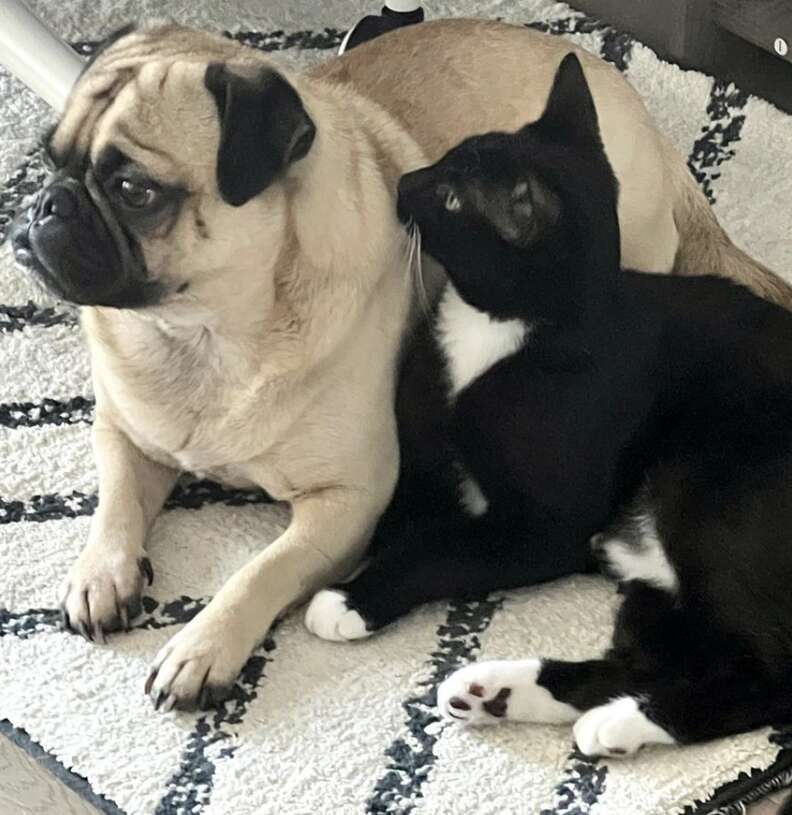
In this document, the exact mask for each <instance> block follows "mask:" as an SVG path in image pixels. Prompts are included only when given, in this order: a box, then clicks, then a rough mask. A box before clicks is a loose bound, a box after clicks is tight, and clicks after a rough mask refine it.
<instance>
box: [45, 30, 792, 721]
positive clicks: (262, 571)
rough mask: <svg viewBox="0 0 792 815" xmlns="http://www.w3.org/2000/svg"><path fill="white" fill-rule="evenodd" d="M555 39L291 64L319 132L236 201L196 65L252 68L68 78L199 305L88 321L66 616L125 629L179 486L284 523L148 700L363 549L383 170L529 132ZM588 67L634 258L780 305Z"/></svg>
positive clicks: (386, 205) (379, 379)
mask: <svg viewBox="0 0 792 815" xmlns="http://www.w3.org/2000/svg"><path fill="white" fill-rule="evenodd" d="M571 48H572V46H571V45H570V44H568V43H565V42H563V41H561V40H557V39H553V38H550V37H546V36H543V35H540V34H537V33H535V32H531V31H529V30H526V29H522V28H514V27H510V26H506V25H501V24H497V23H483V22H474V21H444V22H437V23H432V24H426V25H423V26H418V27H415V28H409V29H406V30H404V31H401V32H398V33H396V34H393V35H389V36H388V37H386V38H382V39H381V40H378V41H375V42H373V43H370V44H368V45H365V46H363V47H360V48H359V49H355V50H353V51H352V52H350V53H348V54H347V55H345V56H344V57H342V58H338V59H333V60H330V61H329V62H328V63H326V64H325V65H322V66H320V67H318V68H315V69H313V70H311V71H309V72H307V73H305V74H303V75H296V76H295V75H292V74H290V73H289V72H287V71H282V70H281V73H282V74H283V75H284V76H285V77H286V78H287V79H288V80H289V81H290V82H291V83H292V85H293V86H294V88H295V89H296V90H297V91H298V93H299V94H300V96H301V98H302V101H303V104H304V106H305V108H306V110H307V111H308V113H309V115H310V116H311V118H312V119H313V121H314V123H315V124H316V127H317V135H316V139H315V142H314V144H313V146H312V147H311V149H310V151H309V153H308V155H307V156H306V157H305V158H303V159H302V160H300V161H298V162H296V163H294V164H293V165H291V166H290V167H289V168H288V169H287V171H286V172H285V173H284V174H283V175H282V176H281V177H280V178H278V179H277V180H276V181H275V182H274V183H273V184H272V185H271V186H269V187H268V188H267V189H266V190H265V191H264V192H263V193H262V194H261V195H259V196H257V197H256V198H254V199H253V200H251V201H250V202H249V203H247V204H246V205H244V206H242V207H239V208H234V207H231V206H229V205H227V204H225V203H223V201H222V200H221V197H220V196H219V194H218V190H217V182H216V178H215V173H216V169H215V167H216V155H217V149H218V137H219V126H218V121H217V112H216V108H215V106H214V103H213V100H212V99H211V97H210V95H209V93H208V92H207V91H206V90H205V88H204V85H203V76H204V71H205V68H206V65H207V64H208V63H209V62H212V61H218V60H220V61H225V62H227V63H229V65H231V66H232V67H233V70H234V71H235V72H237V73H242V74H244V73H245V72H246V71H250V70H251V69H252V68H253V67H255V66H257V65H261V64H262V63H263V64H270V60H269V59H268V58H267V57H266V56H264V55H262V54H260V53H257V52H255V51H252V50H247V49H244V48H242V47H241V46H238V45H237V44H235V43H232V42H230V41H228V40H225V39H222V38H220V37H214V36H211V35H207V34H200V33H197V32H192V31H188V30H186V29H182V28H179V27H174V26H166V27H159V28H153V29H149V30H147V31H142V32H137V33H133V34H130V35H127V36H126V37H124V38H122V39H121V40H119V41H118V42H117V43H115V44H114V45H113V46H111V47H110V48H109V49H108V50H107V51H106V52H105V53H104V54H103V55H102V56H100V57H99V59H98V60H97V61H96V62H95V64H94V65H92V66H91V67H90V68H89V70H88V71H87V72H86V74H85V75H84V77H83V78H82V80H81V81H80V83H79V84H78V86H77V88H76V90H75V92H74V93H73V95H72V98H71V100H70V102H69V105H68V108H67V111H66V114H65V116H64V118H63V120H62V122H61V124H60V126H59V128H58V129H57V131H56V133H55V135H54V137H53V141H52V146H53V149H54V150H55V151H56V152H59V153H60V154H62V155H68V154H72V153H86V152H87V153H88V154H89V155H90V156H91V157H93V158H96V157H97V156H98V155H99V154H100V152H101V151H102V149H103V147H105V146H106V145H109V144H112V145H115V146H117V147H119V148H120V149H122V150H123V151H124V152H126V153H127V154H128V155H130V156H131V157H132V158H133V159H135V160H136V161H137V162H138V163H139V164H140V165H142V166H143V167H145V168H146V169H147V171H148V172H149V173H150V175H151V176H152V177H154V178H157V179H160V180H162V181H166V182H171V183H178V184H180V185H182V186H184V187H186V188H188V189H189V190H190V196H189V199H188V201H187V203H186V204H185V205H184V207H183V208H182V209H181V211H180V213H179V215H178V218H176V220H175V222H173V223H171V224H169V225H168V228H167V229H166V230H164V231H162V232H161V233H160V234H154V235H149V236H147V237H146V238H145V240H144V241H143V248H144V252H145V256H146V262H147V267H148V269H149V271H150V273H151V274H152V275H153V276H155V277H159V278H161V279H162V280H164V281H166V282H167V283H168V286H169V290H171V291H175V289H176V288H177V287H178V286H179V285H180V284H182V283H189V289H188V290H187V291H186V292H185V293H184V294H173V295H172V296H171V297H170V298H169V299H168V300H166V301H165V302H164V303H162V304H160V305H157V306H153V307H149V308H146V309H142V310H139V311H132V310H127V311H121V310H114V309H106V308H85V309H83V325H84V329H85V333H86V336H87V338H88V342H89V345H90V350H91V355H92V362H93V372H94V385H95V391H96V400H97V409H96V414H97V415H96V423H95V427H94V441H95V451H96V459H97V464H98V468H99V479H100V503H99V509H98V512H97V514H96V516H95V518H94V521H93V525H92V529H91V534H90V538H89V541H88V544H87V546H86V548H85V550H84V551H83V553H82V554H81V555H80V557H79V559H78V560H77V562H76V563H75V565H74V566H73V568H72V569H71V571H70V573H69V576H68V578H67V580H66V583H65V586H64V596H63V603H64V608H65V610H66V611H67V612H68V614H69V616H70V618H71V621H72V623H73V624H75V625H76V626H85V627H86V630H88V627H90V626H93V627H94V628H95V630H97V631H99V627H103V628H107V627H111V626H112V625H114V624H117V622H118V620H117V616H118V615H117V612H116V601H117V599H118V598H119V597H121V598H124V597H129V596H131V595H134V594H135V593H138V592H139V591H140V589H141V578H140V572H139V569H138V562H139V559H140V558H141V557H142V555H143V552H144V544H145V539H146V535H147V532H148V529H149V527H150V525H151V523H152V521H153V519H154V517H155V516H156V514H157V513H158V512H159V510H160V508H161V506H162V503H163V501H164V499H165V497H166V496H167V493H168V492H169V490H170V489H171V487H172V485H173V483H174V481H175V479H176V476H177V474H178V472H179V471H180V470H191V471H197V472H201V473H208V474H211V475H213V476H215V477H217V478H220V479H222V480H224V481H227V482H230V483H235V484H255V485H258V486H261V487H263V488H264V489H265V490H267V491H268V492H269V493H270V494H271V495H273V496H274V497H275V498H277V499H280V500H284V501H289V502H290V503H291V505H292V511H293V515H292V520H291V523H290V525H289V527H288V528H287V530H286V531H285V532H284V534H283V535H282V536H281V537H280V538H279V539H278V540H277V541H275V542H274V543H273V544H272V545H271V546H269V547H268V548H266V549H265V550H264V551H263V552H262V553H261V554H260V555H258V556H257V557H256V558H255V559H253V560H252V561H251V562H250V563H249V564H247V565H246V566H245V567H244V568H243V569H241V570H240V571H239V572H238V573H237V574H235V575H234V576H233V577H232V578H231V579H230V580H229V581H228V582H227V583H226V585H225V586H223V587H222V588H221V589H220V591H219V592H218V593H217V595H216V596H215V598H214V600H213V601H212V603H211V604H210V605H209V606H208V607H207V608H206V609H205V610H204V611H203V612H202V613H201V614H199V615H198V616H197V617H196V618H195V619H194V620H193V621H192V622H190V623H189V624H188V625H187V626H186V627H185V628H184V629H182V630H181V631H180V632H179V633H178V634H177V635H176V636H175V637H174V638H173V639H172V640H171V641H170V642H169V643H168V644H167V645H166V647H165V648H164V649H163V650H162V651H161V653H160V654H159V656H158V657H157V660H156V662H155V669H156V670H157V672H158V674H157V678H156V680H155V681H154V683H153V687H152V692H153V693H154V694H155V695H161V696H162V697H163V698H166V707H169V706H171V705H173V704H189V703H191V702H193V701H195V699H196V697H197V695H198V693H199V690H200V688H201V687H202V685H203V683H206V684H207V685H208V686H222V685H226V684H228V683H230V682H232V681H233V680H234V679H235V677H236V676H237V674H238V672H239V670H240V669H241V667H242V665H243V664H244V662H245V660H246V659H247V657H248V656H249V654H250V652H251V650H252V649H253V648H254V646H255V645H256V643H257V642H258V641H259V640H260V639H261V638H262V637H263V635H264V634H265V632H266V631H267V629H268V628H269V626H270V624H271V623H272V621H273V619H274V618H275V616H276V615H277V614H278V613H280V612H281V611H282V610H283V609H284V608H285V607H287V606H289V605H290V604H292V603H294V602H296V601H298V600H299V599H301V598H303V597H306V596H307V595H309V594H310V593H311V592H313V591H315V590H317V589H318V588H320V587H322V586H323V585H325V584H327V583H328V582H330V581H332V580H336V579H338V578H339V577H341V576H342V575H343V574H344V572H345V571H347V570H349V569H350V568H351V567H352V566H354V564H355V562H356V561H357V560H358V559H359V558H360V555H361V552H362V550H363V547H364V546H365V543H366V540H367V536H368V535H369V533H370V531H371V529H372V526H373V524H374V523H375V522H376V519H377V517H378V516H379V514H380V512H381V511H382V510H383V508H384V507H385V505H386V504H387V501H388V500H389V497H390V494H391V492H392V489H393V485H394V482H395V478H396V473H397V463H398V451H397V444H396V433H395V426H394V418H393V410H392V402H393V382H394V370H395V366H396V363H397V355H398V349H399V345H400V339H401V337H402V334H403V332H404V328H405V325H406V324H407V322H408V316H409V313H410V301H411V297H410V275H409V270H408V265H409V264H408V255H409V251H410V246H409V242H408V239H407V237H406V235H405V233H404V230H403V229H402V227H401V226H400V225H399V223H398V221H397V219H396V216H395V207H394V191H395V186H396V182H397V180H398V177H399V175H400V174H401V173H403V172H405V171H407V170H411V169H414V168H416V167H418V166H421V165H423V164H425V163H428V162H429V161H433V160H435V159H437V158H439V156H440V155H441V154H442V153H443V152H444V151H445V150H446V149H448V148H449V147H451V146H452V145H453V144H455V143H457V142H458V141H459V140H461V139H462V138H463V137H465V136H468V135H471V134H473V133H476V132H482V131H487V130H492V129H515V128H517V127H519V126H521V125H522V124H524V123H525V122H526V121H528V120H530V119H533V118H536V117H537V116H538V115H539V114H540V113H541V110H542V108H543V105H544V102H545V99H546V96H547V92H548V89H549V87H550V83H551V80H552V77H553V74H554V72H555V69H556V67H557V65H558V63H559V62H560V60H561V58H562V56H563V55H564V53H566V52H567V51H569V50H570V49H571ZM581 59H582V61H583V65H584V68H585V72H586V75H587V78H588V80H589V82H590V84H591V88H592V91H593V95H594V98H595V101H596V104H597V108H598V111H599V115H600V120H601V129H602V133H603V139H604V142H605V146H606V150H607V152H608V156H609V158H610V160H611V162H612V164H613V166H614V169H615V171H616V174H617V176H618V178H619V181H620V184H621V203H620V220H621V225H622V241H623V251H624V261H625V263H626V264H628V265H631V266H634V267H636V268H640V269H645V270H651V271H658V272H665V271H669V270H670V269H671V268H672V265H673V262H674V258H675V256H676V257H677V258H678V261H679V262H678V264H677V265H678V269H679V271H681V272H683V273H691V272H700V273H705V272H710V273H719V272H722V271H723V272H726V273H728V274H731V275H732V276H734V277H735V278H737V279H742V280H744V281H746V282H748V283H749V285H752V286H753V287H754V288H755V289H757V290H758V291H760V293H764V294H767V295H769V296H773V297H774V298H775V299H778V300H782V301H784V302H786V303H789V302H792V298H790V293H789V290H788V289H787V288H786V287H785V286H784V285H783V284H781V283H780V282H778V281H777V279H776V278H774V276H773V275H772V274H771V273H769V272H767V271H766V270H762V269H761V267H759V266H758V265H757V264H754V263H753V262H752V261H750V260H749V259H747V258H745V257H744V256H742V255H740V254H739V253H738V252H737V250H736V249H735V248H734V247H733V246H732V245H731V244H730V243H729V242H728V241H727V240H726V239H725V238H724V236H723V234H722V232H721V231H720V229H719V227H718V226H717V223H716V222H715V220H714V218H713V217H712V215H711V213H710V212H709V208H708V207H707V205H706V201H704V199H703V197H702V196H701V194H700V193H699V192H698V190H697V189H696V187H695V184H694V182H693V180H692V179H691V178H690V177H689V176H687V175H686V170H685V166H684V162H683V160H682V158H681V157H680V156H678V155H677V154H676V153H675V152H674V151H673V150H672V149H671V148H670V147H669V145H668V143H667V142H666V141H665V140H664V139H663V138H662V137H661V136H660V135H659V134H658V133H657V132H656V131H655V129H654V127H653V125H652V123H651V121H650V120H649V117H648V115H647V113H646V111H645V109H644V107H643V105H642V104H641V102H640V100H639V99H638V97H637V95H636V94H635V92H634V91H633V90H632V89H631V88H630V87H629V86H628V85H627V83H626V82H625V81H624V80H623V79H622V77H621V76H620V75H619V73H618V72H617V71H615V70H614V69H613V68H611V67H610V66H607V65H606V64H605V63H603V62H601V61H600V60H597V59H596V58H594V57H591V56H589V55H587V54H585V53H581ZM279 70H280V69H279ZM685 179H687V180H685ZM683 225H684V226H683ZM680 233H681V235H682V246H681V248H679V251H677V250H678V243H679V241H678V234H680ZM699 262H701V266H700V268H697V264H698V263H699Z"/></svg>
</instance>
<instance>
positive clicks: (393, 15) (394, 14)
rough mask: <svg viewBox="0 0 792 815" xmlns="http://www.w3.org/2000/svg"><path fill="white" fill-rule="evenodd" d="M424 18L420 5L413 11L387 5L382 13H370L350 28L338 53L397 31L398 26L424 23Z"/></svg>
mask: <svg viewBox="0 0 792 815" xmlns="http://www.w3.org/2000/svg"><path fill="white" fill-rule="evenodd" d="M423 19H424V11H423V9H422V8H421V7H420V6H419V7H418V8H416V9H415V10H413V11H394V10H393V9H392V8H389V7H388V6H387V5H386V6H383V7H382V13H381V14H369V15H368V16H367V17H364V18H363V19H362V20H361V21H360V22H358V23H356V24H355V25H353V26H352V28H350V29H349V32H348V33H347V35H346V37H344V41H343V42H342V43H341V47H340V48H339V49H338V53H339V54H343V53H344V52H345V51H349V50H350V49H351V48H354V47H355V46H356V45H361V44H362V43H364V42H367V41H368V40H373V39H374V38H375V37H379V36H380V35H381V34H387V33H388V32H389V31H395V30H396V29H397V28H402V27H403V26H406V25H414V24H415V23H422V22H423Z"/></svg>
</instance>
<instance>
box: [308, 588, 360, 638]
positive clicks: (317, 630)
mask: <svg viewBox="0 0 792 815" xmlns="http://www.w3.org/2000/svg"><path fill="white" fill-rule="evenodd" d="M346 598H347V595H346V592H343V591H338V589H323V590H322V591H320V592H317V593H316V594H315V595H314V597H313V599H312V600H311V602H310V603H309V604H308V609H307V610H306V612H305V626H306V628H307V629H308V630H309V631H310V632H311V633H312V634H315V635H316V636H317V637H319V638H321V639H323V640H332V641H334V642H347V641H349V640H359V639H363V638H364V637H370V636H371V634H372V633H373V632H372V631H369V630H368V629H367V628H366V621H365V620H364V619H363V618H362V617H361V616H360V614H359V613H358V612H357V611H355V610H354V609H352V608H349V606H347V602H346Z"/></svg>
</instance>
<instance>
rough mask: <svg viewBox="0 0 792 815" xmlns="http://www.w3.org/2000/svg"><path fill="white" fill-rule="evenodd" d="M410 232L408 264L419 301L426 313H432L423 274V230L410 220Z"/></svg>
mask: <svg viewBox="0 0 792 815" xmlns="http://www.w3.org/2000/svg"><path fill="white" fill-rule="evenodd" d="M407 229H408V234H409V236H410V248H409V256H408V261H407V262H408V264H409V266H410V273H411V275H412V279H413V285H414V286H415V292H416V295H417V297H418V303H419V305H420V307H421V311H422V312H423V314H424V315H426V316H429V314H431V310H432V309H431V305H430V303H429V295H428V294H427V293H426V284H425V282H424V276H423V263H422V256H421V230H420V229H419V228H418V224H416V223H415V221H414V220H412V219H411V220H410V222H409V223H408V224H407Z"/></svg>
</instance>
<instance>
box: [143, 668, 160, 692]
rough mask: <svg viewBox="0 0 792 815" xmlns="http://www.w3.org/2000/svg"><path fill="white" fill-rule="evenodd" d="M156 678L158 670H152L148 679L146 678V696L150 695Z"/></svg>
mask: <svg viewBox="0 0 792 815" xmlns="http://www.w3.org/2000/svg"><path fill="white" fill-rule="evenodd" d="M156 678H157V672H156V671H152V672H151V673H150V674H149V675H148V679H147V680H146V686H145V688H144V689H143V690H144V692H145V694H146V696H148V695H149V694H150V693H151V687H152V685H153V684H154V680H155V679H156Z"/></svg>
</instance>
